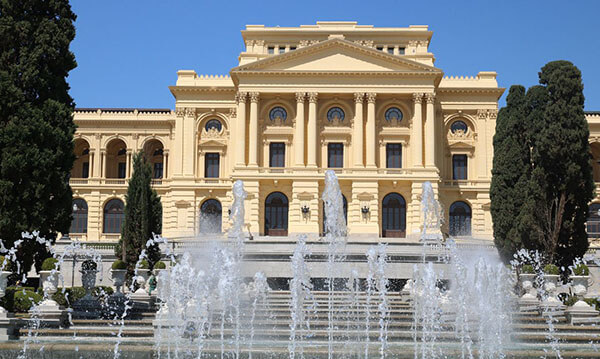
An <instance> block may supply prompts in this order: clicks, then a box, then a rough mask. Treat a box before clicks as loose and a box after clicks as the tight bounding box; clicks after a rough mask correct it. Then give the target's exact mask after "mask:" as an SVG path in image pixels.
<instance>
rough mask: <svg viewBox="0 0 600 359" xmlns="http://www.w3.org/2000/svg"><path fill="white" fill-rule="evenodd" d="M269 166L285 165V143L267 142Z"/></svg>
mask: <svg viewBox="0 0 600 359" xmlns="http://www.w3.org/2000/svg"><path fill="white" fill-rule="evenodd" d="M269 167H285V143H283V142H271V144H269Z"/></svg>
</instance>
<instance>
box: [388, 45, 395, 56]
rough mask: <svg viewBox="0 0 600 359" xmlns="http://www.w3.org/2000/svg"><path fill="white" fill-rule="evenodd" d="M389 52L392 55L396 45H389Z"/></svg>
mask: <svg viewBox="0 0 600 359" xmlns="http://www.w3.org/2000/svg"><path fill="white" fill-rule="evenodd" d="M388 54H390V55H393V54H394V47H393V46H388Z"/></svg>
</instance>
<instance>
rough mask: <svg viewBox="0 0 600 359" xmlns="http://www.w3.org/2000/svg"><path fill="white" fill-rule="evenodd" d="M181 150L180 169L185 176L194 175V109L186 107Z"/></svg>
mask: <svg viewBox="0 0 600 359" xmlns="http://www.w3.org/2000/svg"><path fill="white" fill-rule="evenodd" d="M182 139H183V147H182V148H183V150H182V157H183V158H182V159H183V162H182V166H183V167H182V169H183V175H184V176H185V177H193V176H194V162H196V158H195V157H196V156H195V155H193V154H195V153H196V148H195V147H196V109H195V108H193V107H187V108H186V109H185V111H184V117H183V133H182Z"/></svg>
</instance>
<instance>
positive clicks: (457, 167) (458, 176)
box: [452, 155, 467, 180]
mask: <svg viewBox="0 0 600 359" xmlns="http://www.w3.org/2000/svg"><path fill="white" fill-rule="evenodd" d="M452 179H453V180H466V179H467V155H453V156H452Z"/></svg>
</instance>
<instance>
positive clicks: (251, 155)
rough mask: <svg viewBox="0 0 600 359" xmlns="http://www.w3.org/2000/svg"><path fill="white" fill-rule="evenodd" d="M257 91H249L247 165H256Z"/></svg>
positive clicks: (258, 95) (258, 96)
mask: <svg viewBox="0 0 600 359" xmlns="http://www.w3.org/2000/svg"><path fill="white" fill-rule="evenodd" d="M259 98H260V94H259V93H258V92H251V93H250V126H248V145H249V146H248V166H251V167H258V156H257V153H258V100H259Z"/></svg>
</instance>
